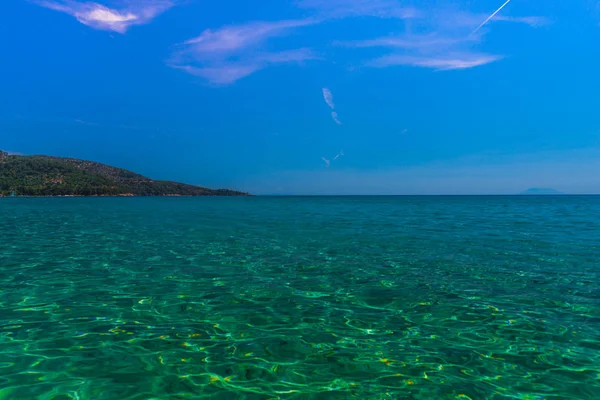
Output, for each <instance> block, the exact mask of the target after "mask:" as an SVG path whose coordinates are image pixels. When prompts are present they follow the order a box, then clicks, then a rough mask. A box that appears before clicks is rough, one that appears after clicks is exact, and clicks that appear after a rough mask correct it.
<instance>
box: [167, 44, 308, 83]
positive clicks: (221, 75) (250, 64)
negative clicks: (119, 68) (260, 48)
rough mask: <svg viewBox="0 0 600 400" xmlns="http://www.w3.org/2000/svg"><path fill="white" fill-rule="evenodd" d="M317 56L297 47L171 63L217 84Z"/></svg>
mask: <svg viewBox="0 0 600 400" xmlns="http://www.w3.org/2000/svg"><path fill="white" fill-rule="evenodd" d="M316 58H318V57H317V56H316V55H314V54H313V53H312V51H311V50H309V49H297V50H288V51H281V52H272V53H263V54H255V55H254V56H253V57H251V58H248V59H242V60H223V59H213V60H206V61H204V62H201V63H198V65H199V66H194V65H177V64H175V63H171V66H172V67H173V68H177V69H181V70H183V71H185V72H187V73H189V74H192V75H195V76H199V77H201V78H203V79H205V80H207V81H209V82H211V83H212V84H215V85H230V84H232V83H234V82H236V81H238V80H240V79H242V78H245V77H247V76H249V75H252V74H253V73H255V72H257V71H260V70H261V69H264V68H266V67H268V66H269V65H274V64H285V63H301V62H302V61H305V60H313V59H316Z"/></svg>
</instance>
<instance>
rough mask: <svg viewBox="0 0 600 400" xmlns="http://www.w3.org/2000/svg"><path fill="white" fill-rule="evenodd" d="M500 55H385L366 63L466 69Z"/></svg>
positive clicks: (436, 68) (493, 59) (437, 68)
mask: <svg viewBox="0 0 600 400" xmlns="http://www.w3.org/2000/svg"><path fill="white" fill-rule="evenodd" d="M501 58H502V57H501V56H495V55H490V54H478V53H464V54H455V55H444V56H437V57H435V56H434V57H428V56H404V55H396V54H391V55H386V56H383V57H380V58H377V59H375V60H373V61H371V62H369V63H368V64H367V65H368V66H371V67H377V68H384V67H390V66H394V65H409V66H414V67H426V68H432V69H435V70H438V71H445V70H451V69H468V68H473V67H479V66H481V65H485V64H489V63H491V62H494V61H497V60H499V59H501Z"/></svg>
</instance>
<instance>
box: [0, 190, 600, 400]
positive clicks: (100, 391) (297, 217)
mask: <svg viewBox="0 0 600 400" xmlns="http://www.w3.org/2000/svg"><path fill="white" fill-rule="evenodd" d="M0 399H3V400H4V399H7V400H8V399H10V400H12V399H44V400H46V399H47V400H68V399H78V400H88V399H89V400H107V399H116V400H133V399H135V400H138V399H139V400H148V399H162V400H167V399H223V400H230V399H231V400H235V399H240V400H242V399H252V400H254V399H257V400H259V399H260V400H274V399H290V400H292V399H298V400H300V399H302V400H305V399H361V400H363V399H366V400H369V399H427V400H429V399H433V400H437V399H463V400H465V399H471V400H476V399H479V400H483V399H494V400H501V399H502V400H508V399H523V400H524V399H530V400H532V399H536V400H541V399H547V400H558V399H590V400H592V399H595V400H597V399H600V197H594V196H489V197H478V196H473V197H469V196H464V197H463V196H451V197H443V196H440V197H437V196H432V197H248V198H5V199H0Z"/></svg>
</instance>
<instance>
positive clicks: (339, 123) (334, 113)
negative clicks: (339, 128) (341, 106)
mask: <svg viewBox="0 0 600 400" xmlns="http://www.w3.org/2000/svg"><path fill="white" fill-rule="evenodd" d="M331 118H332V119H333V120H334V121H335V123H336V124H338V125H341V124H342V121H340V119H339V118H338V113H336V112H335V111H332V112H331Z"/></svg>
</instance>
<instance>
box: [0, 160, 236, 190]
mask: <svg viewBox="0 0 600 400" xmlns="http://www.w3.org/2000/svg"><path fill="white" fill-rule="evenodd" d="M13 191H14V192H15V195H17V196H245V195H247V194H245V193H241V192H237V191H234V190H228V189H217V190H214V189H207V188H203V187H198V186H192V185H186V184H183V183H177V182H170V181H155V180H152V179H149V178H146V177H144V176H142V175H139V174H136V173H134V172H131V171H127V170H125V169H121V168H115V167H111V166H108V165H104V164H100V163H97V162H92V161H84V160H78V159H74V158H60V157H50V156H16V155H8V154H7V153H5V152H2V151H0V196H8V195H10V194H11V193H12V192H13Z"/></svg>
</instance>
